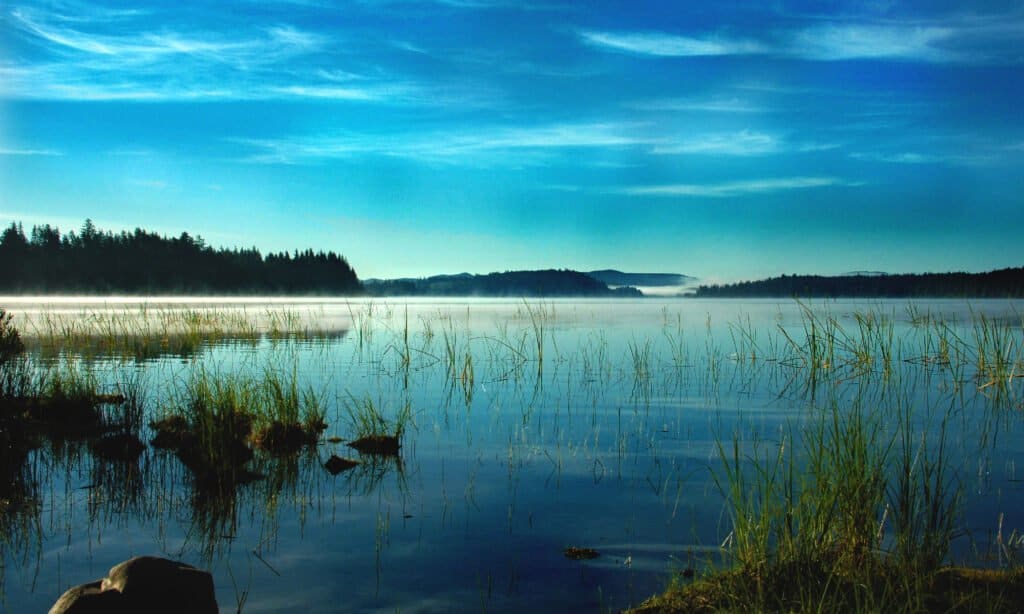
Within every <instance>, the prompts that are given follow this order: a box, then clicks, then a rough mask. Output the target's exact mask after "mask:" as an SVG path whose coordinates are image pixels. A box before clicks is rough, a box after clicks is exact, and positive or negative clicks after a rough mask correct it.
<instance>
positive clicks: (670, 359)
mask: <svg viewBox="0 0 1024 614" xmlns="http://www.w3.org/2000/svg"><path fill="white" fill-rule="evenodd" d="M0 307H3V308H4V309H6V310H7V311H9V312H11V313H13V314H14V323H15V325H16V326H17V327H18V328H19V330H20V331H21V334H22V337H23V339H24V341H25V345H26V346H27V352H28V359H29V361H31V364H32V365H33V368H35V369H39V370H47V369H49V370H54V371H55V372H59V371H61V370H70V371H74V372H75V373H78V374H79V376H80V377H87V378H92V379H93V381H95V383H96V385H97V386H98V387H99V388H100V389H101V390H102V391H104V392H108V393H118V392H124V391H126V390H130V391H132V394H133V395H134V397H138V399H139V403H140V406H141V407H142V410H143V411H144V413H145V416H146V419H145V421H144V423H145V424H144V425H143V426H142V430H141V432H140V436H141V439H142V440H143V441H147V442H148V441H149V440H150V439H151V438H152V437H153V433H152V431H151V429H150V427H149V426H148V423H149V422H150V420H151V419H154V418H157V417H159V416H162V415H165V414H168V413H173V412H174V411H176V409H177V408H180V406H181V405H182V404H183V403H185V402H186V401H185V400H183V399H185V398H186V397H185V396H183V395H184V393H183V390H184V389H186V388H187V387H188V382H189V381H194V378H196V377H198V375H197V374H203V376H205V377H208V378H210V379H211V380H226V381H236V382H237V381H241V382H249V383H251V382H256V381H260V379H261V378H264V377H267V376H268V374H271V373H276V374H283V375H284V377H285V379H286V380H287V381H290V382H293V383H295V384H296V386H297V387H298V388H299V389H301V390H309V391H311V394H314V395H315V396H316V398H317V399H318V400H319V403H321V404H322V406H323V409H324V411H325V412H326V420H325V421H326V423H327V429H326V430H325V431H324V433H323V435H322V436H321V438H320V439H319V442H318V443H317V444H316V445H313V446H307V447H306V448H305V449H304V450H303V451H302V452H300V453H298V454H296V455H285V456H281V455H273V454H267V453H264V452H261V451H259V450H257V452H256V454H255V456H254V457H253V458H252V460H251V461H250V464H249V467H250V468H251V470H252V471H253V472H254V473H256V474H259V476H261V478H260V479H256V480H254V481H251V482H248V483H245V484H241V485H238V487H237V488H235V489H233V490H232V492H230V493H228V494H223V493H222V495H221V496H218V497H210V496H209V493H207V492H203V491H200V490H199V489H197V488H196V487H195V484H194V482H193V477H192V475H191V473H190V472H189V470H188V468H186V467H185V466H184V465H183V464H182V462H181V461H180V460H179V458H178V457H177V456H175V455H174V454H173V453H170V452H168V451H165V450H160V449H156V448H154V447H151V446H147V448H146V450H145V451H144V452H143V453H142V455H141V456H140V457H139V458H138V459H137V460H134V461H129V462H124V461H110V460H103V459H101V458H98V457H97V456H96V455H95V454H92V453H91V451H90V450H91V449H90V448H89V446H87V445H85V444H83V443H82V442H80V441H74V440H70V439H69V440H60V441H45V442H42V443H40V445H38V446H37V447H34V448H33V449H32V450H31V451H30V452H29V453H28V455H27V456H26V457H25V458H24V459H23V464H22V465H21V466H19V467H8V468H7V470H6V471H5V476H7V478H8V480H9V481H10V482H11V484H12V485H10V486H7V487H6V489H7V490H8V493H7V494H6V495H5V496H6V497H7V500H6V503H5V506H4V507H3V508H2V509H0V523H2V528H3V531H4V533H3V540H2V542H0V547H2V553H3V568H2V578H0V581H2V584H0V591H2V595H3V598H2V601H0V604H2V607H3V608H4V609H6V610H7V611H12V612H27V611H44V610H45V609H47V608H49V606H50V605H51V604H52V603H53V602H54V601H55V600H56V598H57V597H58V596H59V595H60V593H61V592H63V591H64V590H65V589H67V588H68V587H70V586H73V585H77V584H81V583H84V582H88V581H92V580H94V579H97V578H100V577H102V576H103V575H104V574H105V573H106V571H107V570H108V569H109V568H110V567H111V566H113V565H114V564H116V563H118V562H120V561H122V560H125V559H127V558H129V557H131V556H135V555H142V554H155V555H161V556H166V557H170V558H174V559H178V560H182V561H185V562H188V563H190V564H193V565H196V566H198V567H202V568H206V569H210V570H211V571H212V573H213V575H214V579H215V584H216V590H217V598H218V602H219V604H220V606H221V608H222V610H223V611H235V610H236V609H238V607H239V606H241V607H242V610H243V611H245V612H263V611H273V612H279V611H296V612H300V611H301V612H333V611H389V612H390V611H399V610H400V611H402V612H435V611H474V612H475V611H484V610H486V611H524V610H537V611H558V612H561V611H597V610H600V611H604V610H610V611H617V610H619V609H622V608H625V607H628V606H630V605H638V604H639V603H640V602H641V601H642V600H643V599H645V598H646V597H648V596H650V595H652V594H654V593H657V592H660V591H661V590H663V589H664V588H665V586H666V585H667V583H668V582H669V580H670V578H671V577H672V576H673V574H678V573H679V572H681V571H683V570H686V569H697V570H703V569H706V568H708V566H716V565H717V566H722V565H725V564H726V563H725V561H727V557H728V554H727V550H728V542H729V537H730V532H731V521H730V517H729V514H728V510H727V506H726V504H725V503H726V502H725V496H724V494H723V488H722V487H721V484H722V481H723V466H724V460H730V454H733V451H734V450H735V451H739V452H740V456H741V458H740V460H741V461H742V462H743V463H747V464H749V462H748V461H751V460H756V459H759V458H765V457H771V455H772V454H775V453H776V452H775V451H777V450H779V449H780V447H783V446H787V445H788V446H793V447H795V448H796V449H798V450H799V449H800V445H801V444H800V442H801V437H802V433H804V432H805V430H804V429H805V427H806V426H807V425H809V424H813V423H814V422H815V420H818V419H820V416H821V415H822V414H823V412H827V411H829V410H837V411H840V412H845V411H849V410H850V408H858V410H864V411H866V412H867V414H868V415H870V416H872V417H873V418H872V419H873V420H874V421H875V422H874V423H873V424H875V425H876V426H877V429H878V432H880V433H882V435H881V436H880V439H879V441H882V442H887V441H888V442H891V441H892V440H893V439H894V438H895V437H896V433H897V432H903V433H907V432H909V433H910V435H911V436H910V437H909V438H908V441H912V442H914V443H913V445H914V446H915V448H914V454H916V455H920V456H921V457H922V458H925V457H928V456H929V455H934V454H936V451H937V450H938V448H937V442H939V441H942V442H943V444H944V445H943V449H942V451H941V454H943V457H944V459H945V462H946V463H947V465H948V467H949V469H950V473H949V474H948V476H949V482H950V484H952V485H953V486H954V487H955V488H954V490H955V493H956V494H957V495H958V497H957V499H958V501H959V507H958V510H959V513H958V515H957V528H958V529H957V532H956V536H955V539H954V541H953V542H952V544H951V548H950V555H949V556H950V559H951V560H953V561H957V562H963V563H967V564H971V565H982V566H996V565H1001V564H1006V563H1007V562H1008V560H1010V559H1012V558H1013V557H1015V556H1016V554H1017V549H1018V548H1019V547H1021V546H1022V543H1021V540H1020V539H1019V537H1018V535H1019V534H1018V533H1016V531H1017V530H1018V529H1020V528H1024V487H1022V486H1024V465H1022V474H1021V475H1020V476H1018V475H1017V473H1016V461H1017V460H1018V459H1020V460H1022V462H1024V456H1022V454H1024V438H1022V437H1021V423H1022V418H1021V413H1022V410H1024V407H1022V400H1024V397H1022V392H1024V391H1022V381H1021V379H1020V378H1019V374H1024V371H1021V370H1020V367H1021V359H1022V358H1024V356H1022V355H1021V351H1022V349H1024V346H1022V343H1024V336H1022V333H1024V328H1022V315H1021V313H1020V312H1019V304H1017V303H1014V302H1009V301H971V302H965V301H955V300H942V301H932V300H929V301H924V300H922V301H915V302H912V303H908V302H906V301H810V302H806V303H801V302H797V301H792V300H716V301H711V300H680V299H637V300H632V299H630V300H626V299H617V300H604V301H602V300H533V299H531V300H527V301H524V300H497V299H495V300H490V299H466V300H460V299H445V300H430V299H408V300H404V299H388V300H382V299H376V300H372V301H371V300H363V299H350V300H343V299H341V300H323V299H308V300H307V299H300V300H291V299H273V300H268V299H245V300H242V299H231V298H225V299H213V298H201V299H160V298H155V299H149V300H146V301H140V300H139V299H132V298H116V297H111V298H60V299H53V298H32V297H8V298H0ZM82 374H85V375H82ZM233 378H242V379H233ZM364 403H372V405H373V406H374V407H375V408H376V409H377V411H379V412H380V413H381V414H382V415H383V416H384V417H385V418H387V419H388V420H391V421H394V420H397V419H398V416H399V415H400V414H401V412H402V411H403V410H407V411H408V414H407V419H406V422H405V428H404V430H403V434H402V440H401V452H400V454H399V455H398V456H397V457H396V456H387V457H376V456H370V455H366V456H364V455H360V454H359V453H358V452H356V451H355V450H353V449H351V448H350V447H348V446H347V445H346V441H348V440H351V439H353V438H355V433H354V432H353V429H354V426H353V418H352V416H353V414H354V413H357V412H358V409H359V408H360V407H361V406H362V404H364ZM108 411H116V409H113V410H108ZM900 429H903V430H902V431H901V430H900ZM329 439H330V441H329ZM331 441H335V442H334V443H332V442H331ZM332 454H334V455H338V456H341V457H347V458H352V459H355V460H359V461H361V464H359V465H358V466H356V467H355V468H353V469H351V470H348V471H344V472H341V473H338V474H337V475H333V474H332V473H331V472H329V471H327V470H326V469H325V468H324V466H323V465H324V463H325V462H326V461H327V459H328V458H329V457H330V456H331V455H332ZM723 456H724V457H725V459H723ZM880 516H881V518H880V530H879V534H880V540H879V544H880V546H879V547H880V548H882V549H884V548H885V547H886V544H887V537H886V535H887V534H888V532H889V531H890V528H889V527H888V525H886V523H885V516H886V512H885V511H882V510H880ZM723 544H724V545H725V548H723ZM570 546H575V547H580V548H591V549H594V550H596V551H597V552H598V553H599V554H600V556H598V557H597V558H593V559H589V560H573V559H570V558H568V557H567V556H565V554H564V551H565V549H566V548H567V547H570Z"/></svg>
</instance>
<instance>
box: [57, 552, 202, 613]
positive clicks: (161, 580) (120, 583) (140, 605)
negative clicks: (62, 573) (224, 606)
mask: <svg viewBox="0 0 1024 614" xmlns="http://www.w3.org/2000/svg"><path fill="white" fill-rule="evenodd" d="M217 611H218V608H217V598H216V595H215V594H214V590H213V576H211V575H210V573H209V572H206V571H203V570H201V569H196V568H195V567H192V566H191V565H187V564H185V563H180V562H178V561H172V560H169V559H163V558H159V557H154V556H139V557H135V558H133V559H129V560H127V561H125V562H123V563H119V564H118V565H115V566H114V567H112V568H111V569H110V572H108V573H107V577H106V578H103V579H102V580H98V581H96V582H90V583H88V584H82V585H80V586H76V587H74V588H71V589H68V590H67V591H66V592H65V593H64V594H63V595H61V597H60V599H58V600H57V603H55V604H54V605H53V607H52V608H50V614H91V613H93V612H96V613H100V612H102V613H104V614H108V613H118V612H125V613H127V612H157V613H168V614H169V613H171V612H188V614H216V612H217Z"/></svg>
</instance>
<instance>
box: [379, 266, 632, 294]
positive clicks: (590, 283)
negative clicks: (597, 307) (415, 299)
mask: <svg viewBox="0 0 1024 614" xmlns="http://www.w3.org/2000/svg"><path fill="white" fill-rule="evenodd" d="M366 291H367V293H369V294H372V295H375V296H495V297H512V296H516V297H518V296H529V297H554V296H560V297H600V296H608V297H611V296H618V297H624V296H641V294H640V291H639V290H637V289H636V288H617V289H615V290H612V289H611V288H609V287H608V286H607V285H606V284H604V283H603V282H600V281H598V280H596V279H594V278H593V277H591V276H589V275H587V274H586V273H581V272H579V271H570V270H555V269H548V270H543V271H506V272H504V273H488V274H486V275H471V274H469V273H461V274H459V275H435V276H433V277H426V278H422V279H385V280H366Z"/></svg>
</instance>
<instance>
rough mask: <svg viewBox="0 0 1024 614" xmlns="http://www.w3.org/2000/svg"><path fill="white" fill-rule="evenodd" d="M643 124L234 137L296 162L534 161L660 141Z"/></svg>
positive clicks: (258, 157)
mask: <svg viewBox="0 0 1024 614" xmlns="http://www.w3.org/2000/svg"><path fill="white" fill-rule="evenodd" d="M644 128H645V127H644V125H642V124H634V123H577V124H551V125H542V126H531V127H525V128H508V127H492V128H484V129H480V130H477V131H473V132H456V133H453V132H437V133H434V132H431V133H423V134H413V135H408V134H397V135H368V134H367V135H359V134H344V135H326V136H325V135H311V136H305V137H286V138H281V139H239V140H236V141H235V142H237V143H239V144H241V145H244V146H247V147H250V148H252V149H255V150H256V152H255V153H253V154H251V155H249V156H246V157H244V158H243V160H244V161H247V162H258V163H280V164H299V163H303V162H313V161H316V160H318V159H321V160H322V159H332V158H347V157H351V156H353V155H357V154H370V155H383V156H393V157H400V158H410V159H417V160H422V161H428V162H442V163H447V164H464V163H470V164H479V165H491V164H495V163H498V164H503V165H509V164H510V165H519V164H530V163H539V162H541V161H542V160H546V159H547V156H548V155H550V153H552V152H556V151H558V150H563V149H572V148H621V147H633V146H651V145H655V144H657V143H660V142H661V139H659V138H655V137H651V136H649V135H647V134H646V131H645V130H644ZM545 152H547V153H545Z"/></svg>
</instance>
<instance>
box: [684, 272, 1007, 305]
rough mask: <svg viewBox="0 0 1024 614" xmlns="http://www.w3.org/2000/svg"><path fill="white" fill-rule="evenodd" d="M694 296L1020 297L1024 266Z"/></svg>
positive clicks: (704, 289) (720, 288)
mask: <svg viewBox="0 0 1024 614" xmlns="http://www.w3.org/2000/svg"><path fill="white" fill-rule="evenodd" d="M693 296H697V297H707V298H711V297H714V298H717V297H723V298H724V297H744V298H746V297H793V296H798V297H823V298H840V297H878V298H943V297H949V298H1020V297H1024V268H1021V267H1017V268H1008V269H999V270H996V271H989V272H987V273H922V274H876V275H868V274H863V273H862V274H858V275H840V276H838V277H824V276H821V275H783V276H781V277H772V278H769V279H762V280H760V281H744V282H740V283H735V284H726V285H715V286H699V287H698V288H697V289H696V291H695V293H694V295H693Z"/></svg>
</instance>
